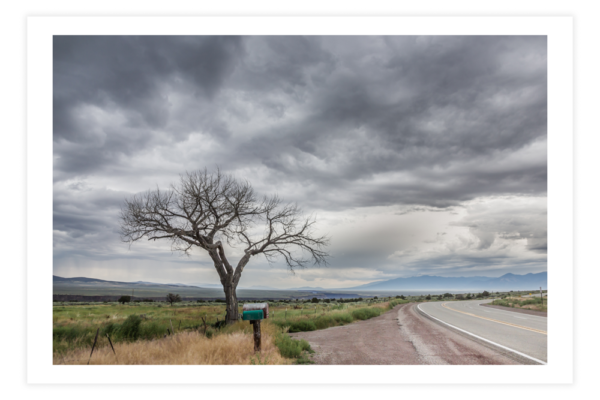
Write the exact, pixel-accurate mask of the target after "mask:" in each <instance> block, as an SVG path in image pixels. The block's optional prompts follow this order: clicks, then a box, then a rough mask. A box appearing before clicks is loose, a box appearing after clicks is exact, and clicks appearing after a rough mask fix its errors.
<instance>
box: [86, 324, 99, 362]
mask: <svg viewBox="0 0 600 400" xmlns="http://www.w3.org/2000/svg"><path fill="white" fill-rule="evenodd" d="M99 333H100V328H98V330H97V331H96V337H95V338H94V344H93V345H92V352H91V353H90V359H89V360H88V365H90V360H91V359H92V354H93V353H94V347H96V342H97V341H98V334H99Z"/></svg>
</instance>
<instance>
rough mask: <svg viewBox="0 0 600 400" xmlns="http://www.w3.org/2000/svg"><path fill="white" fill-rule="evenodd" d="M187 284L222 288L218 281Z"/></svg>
mask: <svg viewBox="0 0 600 400" xmlns="http://www.w3.org/2000/svg"><path fill="white" fill-rule="evenodd" d="M189 285H191V286H196V287H203V288H218V289H222V288H223V285H221V284H220V283H197V282H196V283H194V282H192V283H190V284H189Z"/></svg>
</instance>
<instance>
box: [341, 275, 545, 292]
mask: <svg viewBox="0 0 600 400" xmlns="http://www.w3.org/2000/svg"><path fill="white" fill-rule="evenodd" d="M540 286H541V287H542V288H543V289H547V288H548V273H547V272H540V273H537V274H532V273H529V274H525V275H516V274H511V273H508V274H504V275H502V276H501V277H499V278H490V277H486V276H472V277H451V278H450V277H443V276H431V275H421V276H413V277H411V278H396V279H390V280H387V281H379V282H371V283H367V284H365V285H360V286H355V287H351V288H347V289H352V290H401V289H403V290H434V289H435V290H454V291H456V290H478V291H481V290H494V291H498V290H503V291H507V290H533V289H539V288H540Z"/></svg>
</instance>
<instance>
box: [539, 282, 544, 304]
mask: <svg viewBox="0 0 600 400" xmlns="http://www.w3.org/2000/svg"><path fill="white" fill-rule="evenodd" d="M540 299H541V300H542V305H544V295H543V293H542V287H541V286H540Z"/></svg>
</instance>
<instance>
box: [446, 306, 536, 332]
mask: <svg viewBox="0 0 600 400" xmlns="http://www.w3.org/2000/svg"><path fill="white" fill-rule="evenodd" d="M446 304H448V303H443V304H442V307H444V308H447V309H448V310H452V311H456V312H459V313H461V314H467V315H470V316H472V317H475V318H481V319H487V320H488V321H492V322H496V323H498V324H503V325H508V326H512V327H514V328H519V329H525V330H526V331H531V332H536V333H541V334H542V335H548V332H546V331H541V330H539V329H534V328H528V327H526V326H521V325H517V324H511V323H510V322H504V321H498V320H497V319H492V318H486V317H481V316H479V315H475V314H471V313H468V312H464V311H458V310H455V309H454V308H450V307H448V306H446Z"/></svg>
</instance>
